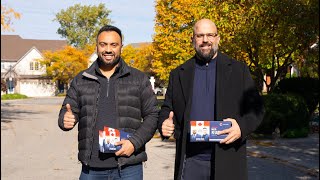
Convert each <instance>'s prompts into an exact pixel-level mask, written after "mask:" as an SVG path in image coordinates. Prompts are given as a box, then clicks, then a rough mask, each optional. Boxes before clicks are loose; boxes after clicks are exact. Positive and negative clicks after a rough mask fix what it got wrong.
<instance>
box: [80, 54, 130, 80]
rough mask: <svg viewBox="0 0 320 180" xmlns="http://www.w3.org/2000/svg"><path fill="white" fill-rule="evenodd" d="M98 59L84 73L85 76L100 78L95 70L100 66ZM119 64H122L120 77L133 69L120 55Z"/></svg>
mask: <svg viewBox="0 0 320 180" xmlns="http://www.w3.org/2000/svg"><path fill="white" fill-rule="evenodd" d="M97 59H98V58H97ZM97 59H96V60H95V61H94V62H93V63H92V65H91V66H90V67H89V68H88V69H86V70H85V71H84V72H83V73H82V75H83V76H85V77H87V78H90V79H94V80H98V77H97V76H96V74H95V70H96V68H97V67H98V66H99V65H98V61H97ZM119 64H120V69H119V77H123V76H125V75H127V74H130V71H131V70H130V67H129V66H128V65H127V63H126V62H125V61H124V60H123V59H122V58H121V57H120V61H119Z"/></svg>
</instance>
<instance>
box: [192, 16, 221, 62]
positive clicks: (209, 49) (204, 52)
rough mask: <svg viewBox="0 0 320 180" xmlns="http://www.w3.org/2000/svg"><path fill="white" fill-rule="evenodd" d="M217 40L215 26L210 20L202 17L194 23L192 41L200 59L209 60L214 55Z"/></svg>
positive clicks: (218, 38)
mask: <svg viewBox="0 0 320 180" xmlns="http://www.w3.org/2000/svg"><path fill="white" fill-rule="evenodd" d="M219 41H220V37H219V35H218V31H217V27H216V25H215V24H214V23H213V22H212V21H211V20H209V19H202V20H199V21H198V22H197V23H196V24H195V26H194V29H193V37H192V43H193V47H194V48H195V50H196V56H197V57H198V58H199V59H200V60H202V61H204V62H209V61H210V60H211V59H212V58H214V57H216V55H217V51H218V44H219Z"/></svg>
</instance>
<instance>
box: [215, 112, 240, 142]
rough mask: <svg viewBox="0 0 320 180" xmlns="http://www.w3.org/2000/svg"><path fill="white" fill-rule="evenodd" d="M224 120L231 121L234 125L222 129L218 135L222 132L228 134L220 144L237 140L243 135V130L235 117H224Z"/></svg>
mask: <svg viewBox="0 0 320 180" xmlns="http://www.w3.org/2000/svg"><path fill="white" fill-rule="evenodd" d="M223 121H231V124H232V126H231V127H230V128H228V129H225V130H222V131H220V132H219V133H218V135H221V134H228V136H227V137H226V138H224V139H223V140H221V141H220V144H223V143H225V144H230V143H233V142H234V141H236V140H237V139H239V138H240V137H241V130H240V127H239V125H238V123H237V121H236V120H235V119H231V118H227V119H224V120H223Z"/></svg>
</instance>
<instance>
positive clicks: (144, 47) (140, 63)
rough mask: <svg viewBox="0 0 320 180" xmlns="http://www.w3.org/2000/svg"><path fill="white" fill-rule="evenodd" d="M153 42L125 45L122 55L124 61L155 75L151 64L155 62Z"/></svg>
mask: <svg viewBox="0 0 320 180" xmlns="http://www.w3.org/2000/svg"><path fill="white" fill-rule="evenodd" d="M152 48H153V47H152V44H149V43H141V44H140V46H139V47H133V46H132V45H127V46H125V47H123V50H122V53H121V57H122V58H123V59H124V61H125V62H126V63H127V64H128V65H130V66H132V67H135V68H137V69H139V70H141V71H142V72H145V73H147V74H149V75H153V74H154V72H153V69H152V67H151V64H152V62H153V54H152Z"/></svg>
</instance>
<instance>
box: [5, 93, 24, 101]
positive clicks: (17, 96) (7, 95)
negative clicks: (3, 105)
mask: <svg viewBox="0 0 320 180" xmlns="http://www.w3.org/2000/svg"><path fill="white" fill-rule="evenodd" d="M26 98H28V96H26V95H23V94H4V95H2V96H1V100H10V99H26Z"/></svg>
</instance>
